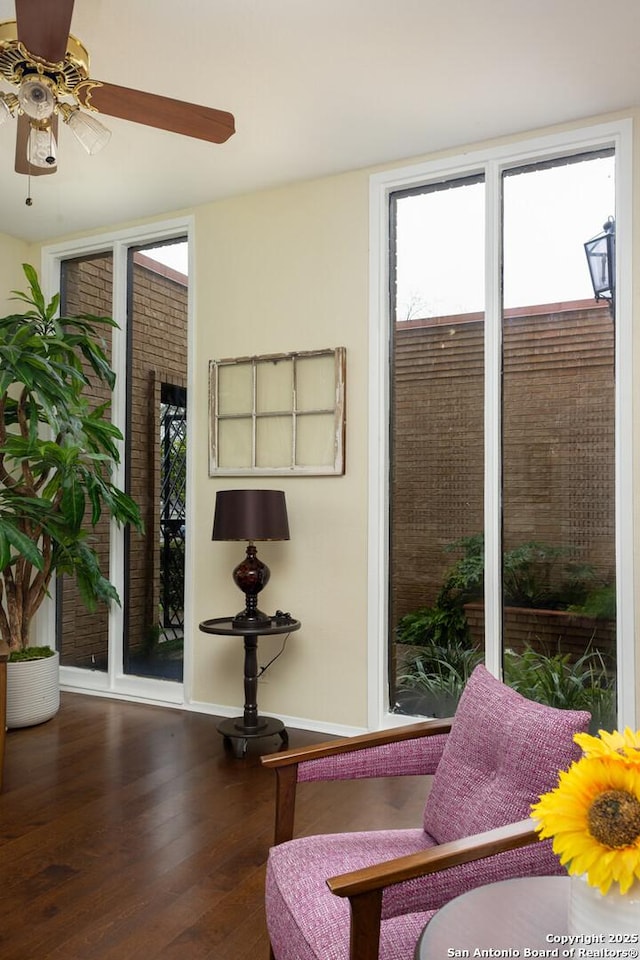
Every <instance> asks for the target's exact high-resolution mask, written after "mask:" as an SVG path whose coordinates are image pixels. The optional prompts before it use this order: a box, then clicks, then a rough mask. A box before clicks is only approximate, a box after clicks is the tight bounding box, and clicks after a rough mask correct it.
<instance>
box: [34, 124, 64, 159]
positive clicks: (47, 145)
mask: <svg viewBox="0 0 640 960" xmlns="http://www.w3.org/2000/svg"><path fill="white" fill-rule="evenodd" d="M27 161H28V163H29V164H30V166H32V167H44V168H45V169H46V168H50V167H55V166H56V165H57V163H58V145H57V143H56V138H55V137H54V135H53V130H52V129H51V127H50V125H49V124H42V125H40V124H38V123H32V124H31V130H30V132H29V139H28V140H27Z"/></svg>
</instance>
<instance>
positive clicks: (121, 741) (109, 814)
mask: <svg viewBox="0 0 640 960" xmlns="http://www.w3.org/2000/svg"><path fill="white" fill-rule="evenodd" d="M216 723H217V721H216V718H215V717H207V716H203V715H201V714H195V713H189V712H184V711H177V710H171V709H163V708H161V707H153V706H146V705H139V704H131V703H124V702H121V701H116V700H108V699H102V698H98V697H86V696H82V695H80V694H63V697H62V707H61V710H60V713H59V714H58V715H57V716H56V717H55V718H54V719H53V720H50V721H49V722H48V723H45V724H42V725H41V726H38V727H31V728H29V729H25V730H14V731H10V732H9V734H8V736H7V758H6V766H5V782H4V790H3V792H2V794H1V795H0V958H1V960H178V958H179V960H267V958H268V940H267V934H266V928H265V923H264V913H263V906H262V904H263V884H264V864H265V859H266V856H267V852H268V848H269V845H270V843H271V839H272V832H273V805H274V804H273V801H274V774H273V773H272V772H271V771H268V770H265V769H263V768H262V766H261V765H260V759H259V758H260V754H261V753H268V752H269V751H271V750H275V749H277V748H278V746H279V745H280V740H279V738H277V737H274V738H273V739H263V740H257V741H254V742H253V743H251V742H250V743H249V748H248V751H247V755H246V757H245V758H244V759H242V760H238V759H236V758H235V756H234V755H233V752H232V751H231V750H225V748H224V746H223V741H222V738H221V737H220V735H219V734H218V732H217V730H216ZM289 736H290V745H291V746H299V745H302V744H307V743H316V742H318V741H320V740H324V739H327V738H326V737H325V736H323V735H320V734H313V733H309V732H303V731H299V730H290V731H289ZM425 789H426V785H425V784H422V783H420V782H419V781H416V779H414V778H407V779H406V780H402V779H400V780H398V779H395V780H389V781H358V782H354V783H334V784H305V785H302V786H301V788H300V797H299V804H298V817H297V821H296V824H297V830H296V832H297V834H303V833H306V834H309V833H320V832H328V831H331V830H342V829H348V830H350V829H360V828H362V829H370V828H376V827H385V826H394V825H395V826H405V825H410V826H414V825H417V824H419V823H420V821H421V811H422V806H423V803H424V795H425Z"/></svg>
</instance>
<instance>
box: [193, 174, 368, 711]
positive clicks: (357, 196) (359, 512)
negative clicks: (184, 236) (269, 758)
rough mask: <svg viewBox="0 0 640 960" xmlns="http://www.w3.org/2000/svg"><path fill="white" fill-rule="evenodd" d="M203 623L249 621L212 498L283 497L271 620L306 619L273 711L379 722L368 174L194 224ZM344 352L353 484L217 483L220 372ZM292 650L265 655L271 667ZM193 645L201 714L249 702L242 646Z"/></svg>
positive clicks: (283, 667) (235, 556)
mask: <svg viewBox="0 0 640 960" xmlns="http://www.w3.org/2000/svg"><path fill="white" fill-rule="evenodd" d="M195 216H196V233H195V245H194V246H195V255H196V260H195V283H194V288H195V291H196V297H197V300H196V304H195V314H196V318H197V321H196V330H195V337H196V340H195V357H196V369H195V387H194V391H193V401H192V402H191V410H192V413H193V416H194V433H195V435H196V436H197V437H198V438H199V442H198V444H197V453H196V463H195V473H196V480H195V498H194V512H195V516H196V517H198V518H202V522H201V523H198V525H197V529H196V530H195V531H194V535H195V537H196V538H197V541H196V556H197V564H196V570H195V574H194V576H195V582H194V597H195V611H194V623H195V624H197V623H198V622H199V621H200V620H203V619H206V618H209V617H215V616H224V615H226V614H231V613H235V612H237V610H239V609H241V608H242V606H243V602H242V601H243V597H242V594H241V593H240V592H239V591H238V589H237V588H236V587H235V585H234V584H233V582H232V580H231V571H232V569H233V567H234V566H235V565H236V563H238V562H239V561H240V559H241V558H242V556H243V555H244V545H243V544H239V543H234V544H227V543H212V541H211V524H212V520H213V509H214V501H215V492H216V490H218V489H229V488H233V487H243V486H247V487H267V488H274V489H284V490H285V491H286V497H287V506H288V512H289V521H290V529H291V540H290V541H288V542H286V543H266V544H260V545H258V546H259V549H258V553H259V556H261V557H262V558H263V559H264V560H265V561H266V562H267V563H268V564H269V566H270V568H271V580H270V583H269V585H268V586H267V587H266V589H265V591H264V593H263V594H262V595H261V599H260V607H261V608H262V609H264V610H267V611H273V610H275V609H276V608H281V609H284V610H288V611H290V612H291V613H292V614H293V615H294V616H296V617H297V618H299V619H300V620H301V621H302V629H301V630H300V631H298V632H297V633H294V634H292V635H291V637H290V638H289V641H288V643H287V647H286V651H285V653H284V655H283V656H282V657H281V658H280V659H279V660H278V661H277V662H276V663H275V664H274V665H273V666H272V667H271V668H270V670H269V673H268V674H267V675H266V678H265V679H266V682H264V683H263V682H261V683H260V685H259V703H260V709H261V711H263V712H266V713H269V712H275V713H277V714H278V715H279V716H282V715H283V714H284V715H286V716H290V717H300V718H305V719H306V720H309V721H312V722H313V721H314V720H317V721H318V722H319V723H320V722H322V723H324V724H326V723H328V722H330V723H332V724H337V725H341V726H347V727H350V726H359V727H363V726H364V725H365V724H366V717H367V689H366V685H367V671H366V663H367V624H366V611H367V467H368V464H367V382H368V371H367V364H368V357H367V347H366V345H367V325H368V315H367V284H368V280H367V274H368V239H367V238H368V175H367V174H366V173H364V172H363V173H352V174H348V175H345V176H340V177H335V178H331V179H328V180H321V181H316V182H313V183H303V184H299V185H295V186H289V187H286V188H283V189H281V190H274V191H269V192H265V193H260V194H256V195H252V196H246V197H242V198H239V199H233V200H229V201H227V202H224V203H217V204H213V205H211V206H210V207H205V208H200V209H199V210H197V211H196V213H195ZM337 346H345V347H346V348H347V438H346V459H347V468H346V474H345V476H343V477H288V478H284V479H281V478H279V477H263V478H259V479H258V480H256V481H254V480H252V479H251V478H249V479H248V480H247V479H246V478H233V477H227V478H220V479H219V478H215V479H213V478H209V477H208V464H207V443H206V437H207V396H208V393H207V375H208V361H209V360H210V359H221V358H224V357H234V356H246V355H248V354H261V353H273V352H286V351H291V350H309V349H314V348H323V347H337ZM281 640H282V638H263V639H261V640H260V641H259V661H260V663H265V662H266V661H267V660H268V659H270V657H271V656H273V655H274V654H275V653H276V652H277V650H278V649H279V648H280V645H281ZM193 641H194V645H195V657H194V662H195V665H196V670H195V676H194V687H193V696H194V699H195V700H196V701H206V702H213V703H218V704H236V705H239V704H241V703H242V697H243V690H242V658H243V654H242V641H241V640H235V639H228V638H222V637H215V636H210V635H204V634H202V633H201V632H200V631H197V630H196V632H195V635H194V637H193Z"/></svg>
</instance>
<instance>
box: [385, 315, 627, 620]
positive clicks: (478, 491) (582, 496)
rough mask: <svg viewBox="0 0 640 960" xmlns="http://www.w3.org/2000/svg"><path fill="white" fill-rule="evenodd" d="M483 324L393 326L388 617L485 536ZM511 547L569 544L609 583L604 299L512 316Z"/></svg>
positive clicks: (610, 445) (423, 597)
mask: <svg viewBox="0 0 640 960" xmlns="http://www.w3.org/2000/svg"><path fill="white" fill-rule="evenodd" d="M483 351H484V346H483V320H482V317H481V316H480V315H473V316H462V317H448V318H438V319H435V320H426V321H425V320H423V321H409V322H404V323H398V324H397V325H396V330H395V345H394V376H393V390H394V403H393V410H394V415H393V423H392V447H393V458H392V459H393V464H394V469H393V476H392V480H391V511H392V530H393V535H392V551H391V557H392V560H391V566H392V583H391V618H392V619H391V622H392V623H396V622H397V620H398V618H399V617H401V616H403V615H404V614H405V613H407V612H409V611H411V610H414V609H416V608H417V607H420V606H425V605H428V604H430V603H432V602H433V600H434V599H435V596H436V594H437V592H438V589H439V587H440V585H441V583H442V579H443V575H444V572H445V570H446V569H447V568H448V567H449V566H450V564H451V562H452V560H453V559H454V558H455V556H456V555H451V554H447V553H446V552H445V549H444V548H445V546H446V544H448V543H450V542H451V541H453V540H455V539H457V538H459V537H463V536H468V535H471V534H475V533H479V532H480V531H481V530H482V528H483V472H484V463H483V457H484V453H483V432H484V431H483V416H484V413H483V411H484V395H483V394H484V371H483ZM503 404H504V407H503V409H504V435H503V462H504V540H505V546H506V547H507V548H510V547H513V546H515V545H517V544H519V543H523V542H525V541H527V540H533V539H535V540H539V541H544V542H546V543H548V544H551V545H556V546H572V547H576V549H577V558H578V559H581V560H586V561H589V562H591V563H593V564H594V566H595V567H596V568H597V570H598V572H599V574H600V575H601V576H602V577H603V578H604V579H609V580H611V579H612V578H613V576H614V570H615V557H614V494H613V489H614V371H613V326H612V322H611V318H610V315H609V310H608V308H607V307H606V306H603V305H592V304H590V303H578V304H575V305H558V306H557V307H552V308H549V307H545V308H541V307H537V308H531V309H529V310H528V311H525V310H518V311H509V312H508V313H507V317H506V322H505V328H504V378H503Z"/></svg>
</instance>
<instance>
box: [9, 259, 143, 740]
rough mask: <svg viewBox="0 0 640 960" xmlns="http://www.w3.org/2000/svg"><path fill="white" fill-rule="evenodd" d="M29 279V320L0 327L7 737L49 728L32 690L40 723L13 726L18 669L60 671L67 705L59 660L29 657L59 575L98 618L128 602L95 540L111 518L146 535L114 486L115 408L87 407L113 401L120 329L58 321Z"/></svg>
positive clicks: (49, 654) (41, 651)
mask: <svg viewBox="0 0 640 960" xmlns="http://www.w3.org/2000/svg"><path fill="white" fill-rule="evenodd" d="M23 269H24V273H25V276H26V279H27V283H28V285H29V290H28V292H27V293H22V292H18V291H13V293H14V299H17V300H20V301H22V303H24V304H25V305H26V310H25V312H22V313H15V314H11V315H9V316H6V317H4V318H0V641H1V645H2V648H3V651H4V656H6V655H7V654H8V655H9V664H8V666H9V673H10V676H9V684H8V713H9V718H10V719H9V721H8V725H16V726H17V725H29V724H30V723H39V722H41V721H42V720H43V719H48V716H43V715H42V714H43V707H42V703H41V702H40V701H41V695H40V694H39V693H34V692H33V691H32V690H30V691H29V693H28V697H29V698H30V699H31V700H32V701H34V703H33V705H34V706H35V707H36V710H35V716H36V719H35V720H34V719H31V720H29V719H27V720H26V721H23V720H20V721H19V722H17V723H12V720H11V710H12V700H13V689H12V688H13V686H14V681H13V678H12V676H11V671H12V660H24V659H25V658H30V657H32V656H33V655H35V657H36V663H39V664H40V665H41V666H40V668H39V669H40V670H42V669H44V668H43V667H42V664H43V663H44V662H45V661H46V660H47V659H50V660H51V661H52V665H51V669H52V670H53V671H54V673H55V692H56V693H57V689H58V687H57V674H58V663H57V654H56V653H55V651H53V650H52V649H49V648H48V647H45V648H36V649H35V650H34V648H33V647H31V646H30V628H31V625H32V621H33V618H34V616H35V614H36V613H37V611H38V610H39V609H40V607H41V605H42V603H43V601H44V599H45V597H46V596H47V595H48V593H49V588H50V585H51V581H52V578H53V576H54V574H68V575H69V576H71V577H74V578H75V580H76V583H77V585H78V589H79V593H80V596H81V598H82V601H83V603H84V604H85V605H86V606H87V607H88V608H89V609H90V610H92V609H95V607H96V605H97V604H98V603H99V602H105V603H109V602H111V601H116V602H119V600H118V595H117V591H116V590H115V587H114V586H113V585H112V584H111V583H110V582H109V581H108V580H107V579H106V577H105V576H104V575H103V573H102V571H101V569H100V562H99V558H98V555H97V553H96V550H95V549H94V547H93V546H92V543H91V530H92V528H93V527H95V525H96V523H97V522H98V520H99V519H100V516H101V515H102V513H103V512H107V513H109V514H110V515H111V516H112V517H113V518H114V519H115V520H116V521H117V522H118V523H120V524H128V523H130V524H132V525H133V526H134V527H135V528H136V529H138V530H141V529H142V522H141V518H140V512H139V510H138V507H137V506H136V504H135V503H134V501H133V500H132V499H131V497H129V496H128V495H127V494H126V493H124V492H123V491H122V490H120V489H118V487H117V486H115V485H114V483H113V482H112V479H111V478H112V473H113V468H114V466H115V465H116V464H117V463H118V462H119V450H118V442H119V441H120V440H122V434H121V433H120V431H119V430H118V429H117V427H115V426H114V425H113V424H112V423H111V422H110V421H109V419H108V407H109V403H108V402H107V403H104V404H101V405H99V406H97V407H92V404H91V403H90V401H89V399H88V397H87V395H86V394H87V391H86V388H87V386H88V385H89V384H90V383H91V378H92V377H96V378H97V379H98V380H99V381H101V382H102V383H104V384H105V385H106V386H107V387H108V389H109V391H112V390H113V386H114V383H115V374H114V372H113V370H112V369H111V366H110V364H109V361H108V359H107V355H106V353H105V348H104V341H103V340H102V338H101V336H100V333H99V330H100V326H101V325H102V326H104V325H107V326H116V324H115V322H114V321H113V320H111V319H110V318H106V317H93V316H89V315H80V316H75V317H60V316H58V315H57V314H58V308H59V297H58V296H57V295H56V296H55V297H53V299H52V300H51V301H50V302H49V303H47V302H46V301H45V298H44V296H43V293H42V290H41V288H40V285H39V282H38V277H37V274H36V271H35V270H34V268H33V267H31V266H30V265H28V264H24V265H23ZM43 657H44V658H45V660H43V659H42V658H43ZM31 665H32V664H31V663H30V662H27V663H26V664H25V663H24V662H23V663H16V664H15V666H16V667H22V668H24V667H26V668H29V667H30V666H31ZM45 682H46V683H48V684H49V686H51V682H52V681H51V680H50V679H49V680H48V681H45ZM54 701H55V695H54ZM54 707H55V708H57V704H55V703H54ZM45 712H46V710H45ZM53 712H55V709H54V710H53ZM49 715H52V714H51V713H50V714H49Z"/></svg>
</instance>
